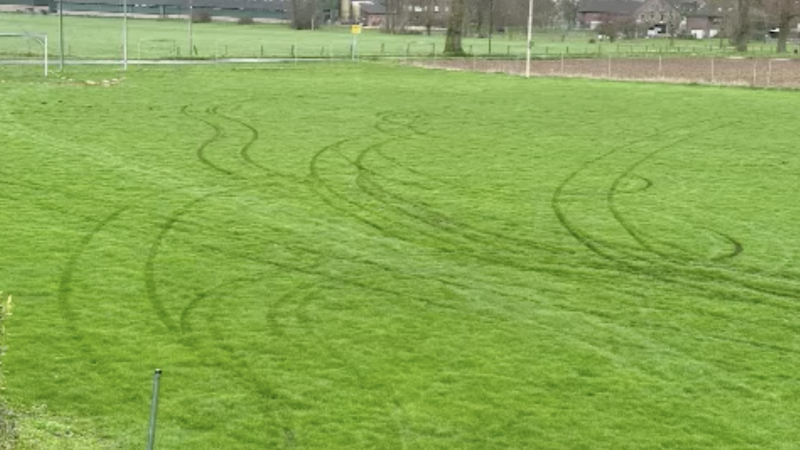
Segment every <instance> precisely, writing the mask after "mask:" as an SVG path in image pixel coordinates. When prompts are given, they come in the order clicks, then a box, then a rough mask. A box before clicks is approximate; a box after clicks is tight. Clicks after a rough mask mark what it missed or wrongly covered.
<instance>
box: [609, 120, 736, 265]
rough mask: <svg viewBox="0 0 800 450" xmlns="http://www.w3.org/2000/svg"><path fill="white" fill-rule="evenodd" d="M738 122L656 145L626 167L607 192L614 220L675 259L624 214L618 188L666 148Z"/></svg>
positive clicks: (641, 242) (641, 241)
mask: <svg viewBox="0 0 800 450" xmlns="http://www.w3.org/2000/svg"><path fill="white" fill-rule="evenodd" d="M737 123H738V122H734V123H722V124H719V125H717V126H714V127H712V128H710V129H704V130H700V131H697V132H695V133H691V134H688V135H686V136H685V137H683V138H681V139H677V140H672V141H671V142H670V143H668V144H665V145H662V146H658V147H656V148H655V149H654V150H653V151H651V152H649V153H647V154H645V155H644V156H643V157H641V158H639V159H638V160H637V161H635V162H634V163H633V164H631V165H629V166H628V167H626V168H625V170H623V171H622V172H621V173H620V174H619V176H617V177H616V178H615V179H614V181H613V182H612V184H611V187H610V189H609V190H608V191H607V193H606V204H607V205H608V209H609V211H610V212H611V215H612V216H613V217H614V220H616V221H617V223H619V224H620V226H622V228H623V229H624V230H625V232H626V233H627V234H628V235H629V236H630V237H631V238H633V240H634V241H636V242H637V243H638V244H639V245H641V246H642V247H643V248H645V249H646V250H647V251H649V252H650V253H653V254H656V255H658V256H660V257H662V258H665V259H673V257H672V255H669V254H667V253H665V252H662V251H660V250H658V249H657V248H655V247H654V246H653V245H651V243H650V242H649V241H648V240H647V239H646V236H645V235H644V233H642V232H641V231H639V230H638V229H636V227H635V226H633V224H631V223H630V221H628V220H627V219H626V218H625V216H624V215H623V214H622V212H621V211H620V209H619V207H618V205H617V203H616V196H617V192H618V190H619V189H620V185H621V184H622V182H623V181H624V180H625V179H626V178H627V177H629V176H630V175H631V173H633V171H635V170H636V169H638V168H639V167H641V165H642V164H644V163H645V162H647V161H649V160H651V159H652V158H653V157H655V156H657V155H659V154H661V153H663V152H664V151H665V150H669V149H671V148H672V147H673V146H675V145H678V144H681V143H684V142H687V141H690V140H692V139H695V138H696V137H697V136H701V135H704V134H706V133H709V132H712V133H713V132H715V131H718V130H720V129H723V128H726V127H729V126H731V125H736V124H737ZM737 254H738V253H737Z"/></svg>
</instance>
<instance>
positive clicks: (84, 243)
mask: <svg viewBox="0 0 800 450" xmlns="http://www.w3.org/2000/svg"><path fill="white" fill-rule="evenodd" d="M131 207H132V206H131V205H126V206H123V207H120V208H117V209H115V210H114V211H113V212H111V213H110V214H108V215H106V216H105V217H103V218H102V219H100V220H99V221H98V222H97V223H96V224H95V226H94V227H93V228H92V229H91V230H89V232H87V233H86V234H85V235H84V236H83V237H82V238H81V239H80V241H79V242H78V244H77V245H76V246H74V247H73V249H72V251H71V252H70V254H69V257H68V258H67V262H66V264H65V265H64V268H63V269H62V270H61V275H60V276H59V280H58V304H59V309H60V310H61V315H62V317H63V318H64V319H65V322H66V325H67V328H68V329H69V330H70V331H71V332H72V334H73V335H74V336H75V337H76V338H77V339H78V340H79V341H81V342H83V335H82V334H81V333H80V331H79V328H78V326H77V322H78V316H77V314H76V313H75V311H74V310H73V308H72V306H71V304H70V297H71V296H72V280H73V278H74V277H75V272H76V271H77V270H78V263H79V261H80V259H81V258H82V257H83V255H84V254H85V253H86V250H87V249H88V248H89V245H90V244H91V243H92V241H93V240H94V238H95V237H96V236H97V235H98V234H99V233H100V232H101V231H103V229H104V228H105V227H106V226H107V225H108V224H110V223H111V222H113V221H114V220H116V219H117V218H118V217H119V216H120V215H122V214H123V213H124V212H126V211H128V210H129V209H131Z"/></svg>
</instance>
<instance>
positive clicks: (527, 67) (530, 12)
mask: <svg viewBox="0 0 800 450" xmlns="http://www.w3.org/2000/svg"><path fill="white" fill-rule="evenodd" d="M532 38H533V0H528V40H527V45H526V46H525V47H526V48H525V78H530V77H531V40H532Z"/></svg>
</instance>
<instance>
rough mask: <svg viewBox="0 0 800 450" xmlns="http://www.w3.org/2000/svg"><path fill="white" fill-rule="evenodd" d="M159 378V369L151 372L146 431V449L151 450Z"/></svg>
mask: <svg viewBox="0 0 800 450" xmlns="http://www.w3.org/2000/svg"><path fill="white" fill-rule="evenodd" d="M160 380H161V369H156V371H155V372H154V373H153V400H152V402H150V429H149V431H148V433H147V450H153V446H154V445H155V443H156V413H157V412H158V385H159V381H160Z"/></svg>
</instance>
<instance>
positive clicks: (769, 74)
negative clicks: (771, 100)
mask: <svg viewBox="0 0 800 450" xmlns="http://www.w3.org/2000/svg"><path fill="white" fill-rule="evenodd" d="M771 85H772V59H771V58H770V59H769V61H768V63H767V87H770V86H771Z"/></svg>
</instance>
